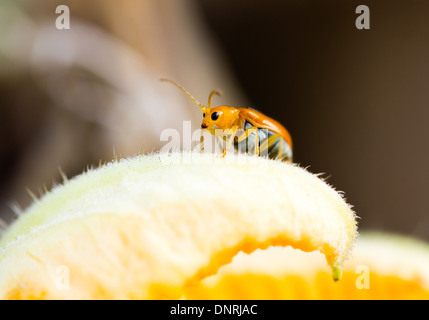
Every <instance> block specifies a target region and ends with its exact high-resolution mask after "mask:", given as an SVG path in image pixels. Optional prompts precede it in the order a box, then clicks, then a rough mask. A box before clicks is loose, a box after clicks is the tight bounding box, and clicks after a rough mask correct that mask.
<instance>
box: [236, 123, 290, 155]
mask: <svg viewBox="0 0 429 320" xmlns="http://www.w3.org/2000/svg"><path fill="white" fill-rule="evenodd" d="M252 127H254V126H253V125H252V124H251V123H250V122H248V121H246V122H245V124H244V128H243V131H241V132H238V133H237V137H236V139H235V141H234V148H235V150H237V151H238V152H240V153H249V154H255V143H256V130H255V131H252V132H251V133H249V135H248V136H247V138H245V139H243V140H242V141H240V142H238V140H239V137H240V135H241V134H243V133H244V131H246V130H248V129H250V128H252ZM254 128H255V127H254ZM257 132H258V149H259V152H258V155H259V156H262V157H264V156H265V157H268V158H270V159H276V160H281V161H292V148H291V147H290V145H289V144H288V143H287V142H286V140H285V139H283V137H282V136H281V135H279V134H278V133H276V132H274V131H271V130H268V129H261V128H257Z"/></svg>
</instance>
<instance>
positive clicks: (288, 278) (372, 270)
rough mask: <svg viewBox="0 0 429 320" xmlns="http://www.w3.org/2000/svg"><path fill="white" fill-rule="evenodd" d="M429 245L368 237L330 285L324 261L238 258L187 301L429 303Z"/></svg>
mask: <svg viewBox="0 0 429 320" xmlns="http://www.w3.org/2000/svg"><path fill="white" fill-rule="evenodd" d="M428 266H429V244H426V243H423V242H421V241H418V240H416V239H412V238H407V237H404V236H397V235H391V234H382V233H364V234H361V235H360V236H359V238H358V239H357V241H356V244H355V246H354V249H353V252H352V257H351V258H350V259H349V260H347V261H346V262H345V264H344V275H343V278H342V279H341V281H338V282H335V283H334V282H332V280H331V277H330V272H329V270H328V268H326V263H325V262H324V258H323V256H322V255H321V254H320V253H319V252H313V253H304V252H302V251H299V250H293V249H292V248H290V247H286V248H283V247H270V248H268V249H266V250H256V251H255V252H253V253H251V254H244V253H239V254H237V255H236V256H235V257H234V259H233V261H232V262H231V263H230V264H228V265H225V266H223V267H221V268H220V269H219V271H218V273H217V274H216V275H213V276H211V277H208V278H206V279H204V280H203V281H202V282H201V283H199V284H197V285H195V286H193V287H189V288H187V292H186V297H187V298H188V299H196V298H198V299H372V300H373V299H384V300H386V299H388V300H390V299H426V300H427V299H429V269H428Z"/></svg>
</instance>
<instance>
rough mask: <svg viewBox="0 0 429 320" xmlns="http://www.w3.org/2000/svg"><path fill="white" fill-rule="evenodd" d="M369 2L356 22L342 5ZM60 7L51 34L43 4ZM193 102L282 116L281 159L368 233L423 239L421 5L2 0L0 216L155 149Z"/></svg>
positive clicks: (427, 91) (425, 58) (428, 201)
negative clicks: (94, 169)
mask: <svg viewBox="0 0 429 320" xmlns="http://www.w3.org/2000/svg"><path fill="white" fill-rule="evenodd" d="M361 4H365V5H367V6H368V7H369V9H370V30H358V29H357V28H356V27H355V20H356V18H357V17H358V14H356V13H355V9H356V7H357V6H358V5H361ZM59 5H67V6H68V8H69V9H70V17H71V21H70V29H69V30H58V29H57V28H56V19H57V18H58V17H59V16H60V14H57V13H56V12H55V11H56V8H57V6H59ZM161 77H168V78H170V79H173V80H176V81H178V82H179V83H181V84H182V85H184V86H185V87H186V88H187V89H188V90H189V91H190V92H192V94H193V95H194V96H195V97H196V98H197V99H198V100H200V101H201V102H202V103H205V102H206V99H207V96H208V93H209V92H210V91H211V90H212V89H214V88H219V89H222V91H223V96H222V97H219V98H218V97H216V100H215V103H216V104H230V105H235V106H252V107H254V108H256V109H259V110H261V111H262V112H264V113H266V114H267V115H269V116H271V117H273V118H275V119H277V120H279V121H280V122H281V123H283V124H284V125H285V126H286V127H287V128H288V129H289V131H290V133H291V134H292V137H293V140H294V147H295V153H294V160H295V161H296V162H298V163H299V164H301V165H302V166H305V167H307V166H309V170H310V171H312V172H315V173H319V172H325V173H326V175H325V177H327V178H328V181H329V182H330V183H331V184H332V185H334V186H335V187H336V188H337V189H339V190H343V191H344V192H345V194H346V197H347V199H348V201H349V202H350V203H351V204H353V205H354V208H355V210H356V213H357V214H358V216H360V217H361V219H360V228H361V230H368V229H377V230H384V231H393V232H399V233H403V234H408V235H412V236H415V237H418V238H421V239H425V240H429V143H428V141H429V2H428V1H419V0H415V1H409V0H401V1H396V0H389V1H388V0H380V1H365V2H357V1H344V0H324V1H317V2H314V1H309V0H286V1H276V0H267V1H257V0H233V1H226V0H127V1H114V0H91V1H90V2H88V1H84V0H44V1H39V0H2V1H1V2H0V201H1V202H0V217H1V218H2V219H3V220H5V221H11V220H13V219H14V213H13V211H16V212H19V211H20V207H21V208H25V207H26V206H28V205H29V203H31V201H32V200H31V197H30V195H29V194H28V192H27V189H29V190H31V192H33V193H34V194H35V195H36V196H37V195H38V194H40V193H43V192H44V191H43V190H44V188H45V187H46V188H47V189H49V188H51V187H52V184H53V182H55V181H56V182H61V180H62V177H61V173H60V170H59V168H61V170H62V171H63V172H64V173H65V174H66V175H67V176H68V177H72V176H74V175H76V174H78V173H80V172H82V171H83V170H84V169H85V168H86V167H87V166H88V165H98V163H99V162H100V161H101V162H104V161H110V160H111V159H112V158H113V157H114V153H115V154H116V155H117V156H122V157H127V156H132V155H134V154H137V153H139V152H151V151H152V150H155V151H156V150H159V148H161V147H162V146H163V145H164V144H165V142H162V141H160V134H161V132H162V130H163V129H166V128H175V129H177V130H179V131H181V130H182V123H183V120H192V126H193V128H198V127H199V125H200V121H201V114H200V110H199V108H197V107H196V106H195V105H194V104H193V103H192V102H191V101H190V100H189V99H188V98H187V97H186V96H184V95H183V94H182V93H181V92H180V91H178V90H177V89H176V88H174V87H172V86H171V85H169V84H166V83H160V82H159V81H158V79H159V78H161Z"/></svg>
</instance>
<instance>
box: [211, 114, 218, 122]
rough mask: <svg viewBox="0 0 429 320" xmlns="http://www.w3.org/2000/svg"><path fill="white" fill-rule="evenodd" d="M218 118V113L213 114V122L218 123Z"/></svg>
mask: <svg viewBox="0 0 429 320" xmlns="http://www.w3.org/2000/svg"><path fill="white" fill-rule="evenodd" d="M218 118H219V113H217V112H213V113H212V120H213V121H216V120H217V119H218Z"/></svg>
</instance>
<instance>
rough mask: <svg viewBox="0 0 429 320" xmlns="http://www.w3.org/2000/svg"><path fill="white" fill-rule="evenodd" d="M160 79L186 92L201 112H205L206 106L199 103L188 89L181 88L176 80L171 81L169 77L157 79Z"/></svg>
mask: <svg viewBox="0 0 429 320" xmlns="http://www.w3.org/2000/svg"><path fill="white" fill-rule="evenodd" d="M159 80H160V81H163V82H170V83H171V84H173V85H175V86H176V87H178V88H179V89H180V90H181V91H182V92H183V93H184V94H186V95H187V96H188V97H189V98H190V99H191V100H192V101H194V102H195V103H196V104H197V105H198V106H199V107H200V108H201V111H202V112H203V113H205V112H206V111H207V107H205V106H203V105H202V104H201V103H199V102H198V100H197V99H195V98H194V97H193V96H192V95H191V94H190V93H189V92H188V91H186V89H185V88H183V87H182V86H181V85H180V84H178V83H177V82H175V81H173V80H170V79H165V78H162V79H159Z"/></svg>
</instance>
